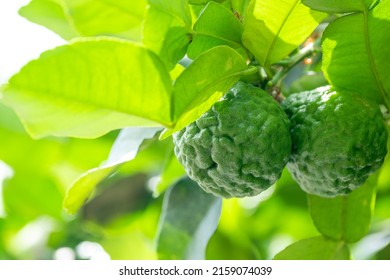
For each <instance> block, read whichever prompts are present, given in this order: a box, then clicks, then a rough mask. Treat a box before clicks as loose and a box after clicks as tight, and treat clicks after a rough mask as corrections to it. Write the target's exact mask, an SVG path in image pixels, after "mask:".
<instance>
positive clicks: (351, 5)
mask: <svg viewBox="0 0 390 280" xmlns="http://www.w3.org/2000/svg"><path fill="white" fill-rule="evenodd" d="M302 2H303V4H305V5H307V6H309V7H310V8H312V9H313V10H317V11H322V12H327V13H350V12H358V11H359V12H361V11H364V10H366V9H368V8H370V7H371V6H372V5H373V3H374V2H378V0H359V1H356V0H343V1H340V0H302Z"/></svg>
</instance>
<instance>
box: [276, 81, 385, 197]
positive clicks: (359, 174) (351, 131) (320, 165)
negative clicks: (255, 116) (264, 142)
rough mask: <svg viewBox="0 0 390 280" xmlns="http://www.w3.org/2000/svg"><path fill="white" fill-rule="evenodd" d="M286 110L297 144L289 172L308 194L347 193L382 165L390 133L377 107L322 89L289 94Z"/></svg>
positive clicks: (352, 96)
mask: <svg viewBox="0 0 390 280" xmlns="http://www.w3.org/2000/svg"><path fill="white" fill-rule="evenodd" d="M282 107H283V108H284V109H285V111H286V113H287V115H288V116H289V118H290V121H291V136H292V141H293V147H292V152H291V159H290V161H289V163H288V164H287V168H288V170H289V171H290V172H291V174H292V176H293V177H294V179H295V180H296V181H297V182H298V184H299V185H300V186H301V188H302V189H303V190H304V191H306V192H307V193H310V194H314V195H318V196H322V197H335V196H338V195H346V194H348V193H350V192H351V191H352V190H354V189H356V188H357V187H359V186H360V185H362V184H363V183H364V182H365V180H366V179H367V178H368V176H369V175H370V174H372V173H373V172H375V171H376V170H378V169H379V168H380V167H381V165H382V163H383V160H384V158H385V155H386V153H387V149H386V142H387V131H386V127H385V125H384V122H383V119H382V114H381V112H380V109H379V107H378V106H377V105H375V104H372V103H370V102H368V101H367V100H365V99H363V98H361V97H359V95H358V94H354V93H351V92H348V91H339V90H336V89H332V88H330V87H321V88H318V89H315V90H313V91H307V92H301V93H295V94H292V95H290V96H289V97H287V98H286V99H285V100H284V101H283V102H282Z"/></svg>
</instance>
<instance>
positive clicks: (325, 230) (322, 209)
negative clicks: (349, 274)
mask: <svg viewBox="0 0 390 280" xmlns="http://www.w3.org/2000/svg"><path fill="white" fill-rule="evenodd" d="M375 185H376V176H372V177H370V178H369V180H368V181H367V182H366V184H365V185H363V186H361V187H360V188H358V189H356V190H354V191H353V192H352V193H350V194H349V195H348V196H339V197H335V198H322V197H318V196H314V195H308V198H309V208H310V214H311V217H312V219H313V222H314V224H315V226H316V227H317V229H318V231H319V232H321V233H322V234H323V235H325V236H327V237H329V238H332V239H335V240H342V241H344V242H347V243H351V242H356V241H358V240H359V239H360V238H362V237H363V236H365V235H366V234H367V232H368V230H369V228H370V223H371V216H372V213H373V211H374V201H375V191H374V189H375Z"/></svg>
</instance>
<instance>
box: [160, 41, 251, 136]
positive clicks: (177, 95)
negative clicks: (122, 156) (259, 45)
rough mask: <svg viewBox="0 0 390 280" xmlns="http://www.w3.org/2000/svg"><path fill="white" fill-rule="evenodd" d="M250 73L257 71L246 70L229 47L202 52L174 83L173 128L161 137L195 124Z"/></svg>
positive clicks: (242, 61) (243, 63) (243, 62)
mask: <svg viewBox="0 0 390 280" xmlns="http://www.w3.org/2000/svg"><path fill="white" fill-rule="evenodd" d="M253 71H257V70H256V69H254V68H248V67H247V65H246V62H245V60H244V59H243V58H242V56H241V55H240V54H239V53H238V52H236V51H235V50H233V49H232V48H230V47H227V46H218V47H215V48H212V49H210V50H208V51H206V52H204V53H203V54H202V55H200V56H199V57H198V58H197V59H196V60H195V61H194V62H193V63H192V64H191V65H190V66H189V67H188V68H186V70H184V72H183V73H182V74H181V75H180V76H179V78H178V79H177V80H176V82H175V88H174V92H173V96H172V106H173V109H174V111H173V119H174V121H175V127H174V128H173V129H171V130H169V131H166V132H165V133H164V135H163V137H167V136H169V135H170V134H172V133H173V132H175V131H178V130H180V129H182V128H183V127H185V126H186V125H188V124H190V123H192V122H193V121H195V120H196V119H197V118H198V117H200V116H201V115H202V114H203V113H204V112H206V111H207V110H208V109H210V107H211V106H212V105H213V104H214V103H215V102H216V101H218V99H220V97H221V96H222V95H223V94H224V93H225V92H226V91H227V90H228V89H229V88H231V87H232V86H233V85H234V84H235V83H236V82H237V81H238V80H239V78H240V77H241V76H244V75H246V74H250V73H253Z"/></svg>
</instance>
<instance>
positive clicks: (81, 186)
mask: <svg viewBox="0 0 390 280" xmlns="http://www.w3.org/2000/svg"><path fill="white" fill-rule="evenodd" d="M159 130H161V128H155V127H151V128H138V127H134V128H126V129H123V130H122V131H121V133H120V134H119V136H118V138H117V139H116V141H115V143H114V145H113V147H112V149H111V152H110V155H109V157H108V159H107V161H105V162H104V163H103V164H102V165H101V166H99V167H97V168H93V169H91V170H88V171H87V172H85V173H84V174H82V175H81V176H80V177H79V178H78V179H77V180H76V181H75V182H74V183H73V184H72V186H71V187H70V189H69V190H68V192H67V194H66V196H65V199H64V203H63V205H64V208H65V209H66V210H67V211H68V212H69V213H70V214H74V213H76V212H77V211H78V209H79V208H80V207H81V206H82V205H83V204H84V202H85V201H86V200H88V198H89V197H90V195H91V193H92V192H93V190H94V189H95V187H96V185H97V184H98V183H99V182H101V181H102V180H103V179H105V178H106V177H107V176H109V175H110V174H112V173H113V172H114V171H115V170H116V169H117V168H118V167H119V166H120V165H121V164H123V163H125V162H128V161H130V160H132V159H134V158H135V157H136V155H137V153H138V151H139V148H140V146H141V144H142V143H143V141H144V140H145V139H149V138H152V137H153V136H154V135H155V134H156V132H157V131H159Z"/></svg>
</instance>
